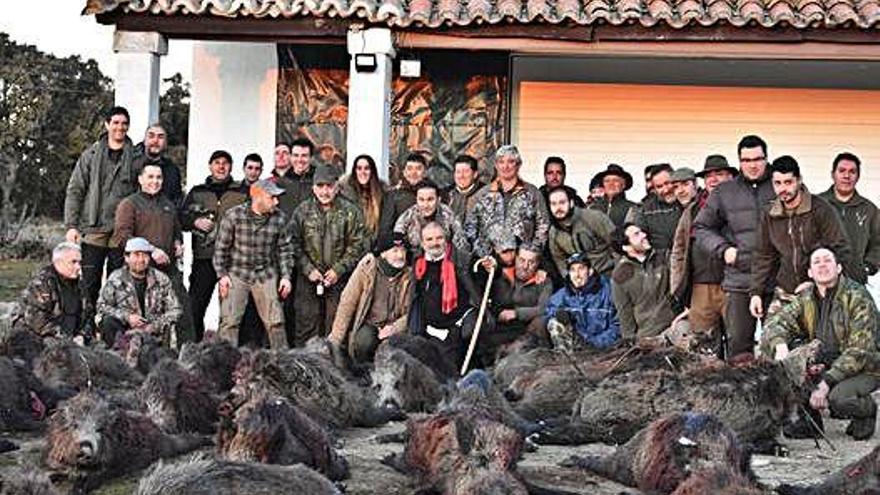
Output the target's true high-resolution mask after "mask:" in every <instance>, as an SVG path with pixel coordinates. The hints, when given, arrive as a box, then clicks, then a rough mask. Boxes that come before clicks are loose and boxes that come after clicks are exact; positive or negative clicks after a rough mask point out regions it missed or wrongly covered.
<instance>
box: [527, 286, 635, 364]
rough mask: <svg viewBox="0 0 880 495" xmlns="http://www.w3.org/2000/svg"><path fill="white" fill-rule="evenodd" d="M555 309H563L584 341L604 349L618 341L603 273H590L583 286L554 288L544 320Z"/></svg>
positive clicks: (614, 317)
mask: <svg viewBox="0 0 880 495" xmlns="http://www.w3.org/2000/svg"><path fill="white" fill-rule="evenodd" d="M559 310H564V311H567V312H568V313H569V314H570V315H571V321H572V324H573V325H574V329H575V331H576V332H577V333H578V334H579V335H580V336H581V338H583V339H584V341H586V342H587V344H589V345H591V346H593V347H596V348H599V349H605V348H608V347H611V346H612V345H614V344H616V343H617V341H619V340H620V322H618V321H617V310H616V309H614V302H613V301H612V300H611V283H610V282H609V281H608V279H607V278H605V277H604V276H596V275H593V276H592V277H590V280H588V281H587V285H586V286H584V287H582V288H581V289H574V288H573V287H572V286H571V285H570V284H569V285H567V286H566V287H563V288H562V289H559V290H558V291H556V293H555V294H553V296H551V297H550V300H549V301H548V302H547V309H546V311H545V312H544V315H545V316H546V318H547V320H548V321H549V320H550V318H555V317H556V313H557V311H559Z"/></svg>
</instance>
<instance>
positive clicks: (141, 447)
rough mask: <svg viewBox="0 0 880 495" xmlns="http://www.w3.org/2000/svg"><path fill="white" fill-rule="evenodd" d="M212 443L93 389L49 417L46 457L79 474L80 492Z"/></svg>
mask: <svg viewBox="0 0 880 495" xmlns="http://www.w3.org/2000/svg"><path fill="white" fill-rule="evenodd" d="M208 443H210V441H207V440H206V439H204V438H198V437H193V436H173V435H168V434H165V433H162V430H160V429H159V427H158V426H156V424H155V423H153V422H152V421H151V420H150V418H148V417H147V416H145V415H143V414H140V413H137V412H134V411H130V410H125V409H121V408H119V407H116V406H113V405H111V403H110V402H108V401H107V400H105V399H104V398H102V397H101V396H100V395H99V394H98V393H97V392H95V391H91V390H87V391H83V392H80V393H79V394H77V395H76V396H75V397H73V398H71V399H68V400H67V401H65V402H64V403H63V404H62V406H61V408H59V409H58V411H56V412H55V414H53V415H52V416H51V417H50V418H49V430H48V435H47V436H46V451H45V456H44V457H45V462H46V465H47V467H49V468H50V469H53V470H57V471H60V472H68V473H69V474H72V475H73V478H74V480H75V487H76V490H78V491H88V490H91V489H93V488H94V487H96V486H97V485H99V484H100V483H101V482H103V481H104V480H107V479H110V478H114V477H117V476H121V475H124V474H126V473H129V472H132V471H135V470H137V469H141V468H144V467H146V466H149V465H150V464H151V463H152V462H154V461H156V460H157V459H160V458H165V457H171V456H175V455H179V454H182V453H186V452H189V451H191V450H194V449H196V448H198V447H201V446H203V445H206V444H208Z"/></svg>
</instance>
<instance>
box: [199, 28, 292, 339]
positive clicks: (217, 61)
mask: <svg viewBox="0 0 880 495" xmlns="http://www.w3.org/2000/svg"><path fill="white" fill-rule="evenodd" d="M191 94H192V96H191V98H190V103H189V146H188V149H187V156H186V189H187V190H189V189H191V188H192V187H193V186H194V185H196V184H200V183H202V182H204V181H205V178H206V177H207V176H208V175H210V174H211V172H210V171H209V169H208V158H209V157H210V156H211V153H212V152H213V151H214V150H219V149H222V150H226V151H228V152H229V153H230V154H231V155H232V160H233V164H232V177H233V178H234V179H235V180H241V179H242V178H243V175H244V174H243V172H242V165H243V163H242V160H243V159H244V157H245V155H247V154H248V153H259V154H260V156H261V157H262V158H263V176H264V177H266V176H268V174H269V172H270V171H271V170H272V159H273V156H272V153H273V151H274V149H275V116H276V113H277V108H276V102H277V100H278V49H277V47H276V45H275V44H274V43H232V42H212V41H197V42H195V43H194V44H193V61H192V89H191ZM185 244H186V246H187V247H188V248H189V247H190V246H191V245H192V244H191V243H190V241H189V239H187V240H186V242H185ZM191 257H192V251H191V249H187V250H186V255H185V257H184V265H185V270H184V273H185V274H186V277H187V278H185V279H184V280H189V279H188V277H189V270H190V267H191V266H192V265H191ZM219 316H220V306H219V304H218V302H217V298H216V291H215V297H214V300H213V301H212V302H211V305H210V306H208V311H207V312H206V314H205V329H206V330H211V329H214V330H216V329H217V327H218V322H219Z"/></svg>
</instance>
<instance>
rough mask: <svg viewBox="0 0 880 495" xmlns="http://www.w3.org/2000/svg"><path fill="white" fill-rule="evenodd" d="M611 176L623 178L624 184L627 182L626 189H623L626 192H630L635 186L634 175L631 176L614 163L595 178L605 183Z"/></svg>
mask: <svg viewBox="0 0 880 495" xmlns="http://www.w3.org/2000/svg"><path fill="white" fill-rule="evenodd" d="M609 175H616V176H618V177H622V178H623V180H624V182H626V187H624V188H623V190H624V191H628V190H629V189H630V188H632V186H633V178H632V175H630V174H629V172H627V171H626V170H624V169H623V167H621V166H620V165H617V164H616V163H612V164H610V165H608V167H606V168H605V170H603V171H601V172H599V173H598V174H596V176H595V177H594V178H595V179H597V180H599V181H604V180H605V177H608V176H609Z"/></svg>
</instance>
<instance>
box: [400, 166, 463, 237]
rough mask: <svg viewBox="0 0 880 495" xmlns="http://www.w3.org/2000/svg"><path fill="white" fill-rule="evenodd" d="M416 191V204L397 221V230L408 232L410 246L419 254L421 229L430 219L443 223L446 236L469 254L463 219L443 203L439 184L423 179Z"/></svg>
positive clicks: (406, 233)
mask: <svg viewBox="0 0 880 495" xmlns="http://www.w3.org/2000/svg"><path fill="white" fill-rule="evenodd" d="M415 190H416V204H414V205H412V206H410V207H409V209H407V210H406V211H404V212H403V214H402V215H400V218H398V219H397V222H396V223H395V224H394V233H399V234H403V235H405V236H406V238H407V241H408V242H409V245H410V249H411V250H412V251H413V252H415V253H416V254H421V247H422V228H423V227H424V226H425V225H427V224H428V223H429V222H437V223H439V224H440V225H442V226H443V229H444V230H445V231H446V237H447V238H449V239H452V244H453V246H455V249H457V250H459V251H460V252H462V253H469V252H470V247H469V246H468V244H467V240H466V239H465V238H464V233H463V232H462V229H461V222H459V220H458V218H457V217H456V216H455V213H453V211H452V208H450V207H449V206H446V205H445V204H443V203H441V202H440V190H439V189H438V188H437V184H435V183H434V182H432V181H430V180H424V181H422V182H420V183H419V184H418V185H416V187H415Z"/></svg>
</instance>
